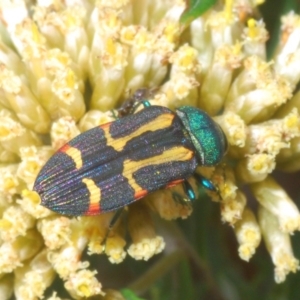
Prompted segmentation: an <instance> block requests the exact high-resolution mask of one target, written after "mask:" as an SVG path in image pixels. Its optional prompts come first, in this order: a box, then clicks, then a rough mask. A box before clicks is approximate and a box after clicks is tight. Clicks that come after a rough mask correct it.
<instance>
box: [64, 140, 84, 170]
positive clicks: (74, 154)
mask: <svg viewBox="0 0 300 300" xmlns="http://www.w3.org/2000/svg"><path fill="white" fill-rule="evenodd" d="M65 153H66V154H67V155H69V156H70V157H71V158H72V159H73V160H74V162H75V165H76V169H80V168H81V167H82V157H81V152H80V150H78V149H76V148H74V147H71V146H70V147H69V148H68V149H67V150H66V151H65Z"/></svg>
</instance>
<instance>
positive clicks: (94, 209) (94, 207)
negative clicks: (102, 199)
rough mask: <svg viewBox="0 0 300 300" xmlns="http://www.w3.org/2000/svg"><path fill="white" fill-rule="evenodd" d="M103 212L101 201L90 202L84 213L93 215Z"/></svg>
mask: <svg viewBox="0 0 300 300" xmlns="http://www.w3.org/2000/svg"><path fill="white" fill-rule="evenodd" d="M100 213H101V208H100V204H99V203H90V206H89V209H88V210H87V211H86V212H85V213H84V215H85V216H93V215H98V214H100Z"/></svg>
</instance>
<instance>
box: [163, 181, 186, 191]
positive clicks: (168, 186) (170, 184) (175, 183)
mask: <svg viewBox="0 0 300 300" xmlns="http://www.w3.org/2000/svg"><path fill="white" fill-rule="evenodd" d="M183 181H184V179H177V180H174V181H171V182H169V183H168V184H167V185H166V189H168V188H171V187H173V186H175V185H178V184H179V183H181V182H183Z"/></svg>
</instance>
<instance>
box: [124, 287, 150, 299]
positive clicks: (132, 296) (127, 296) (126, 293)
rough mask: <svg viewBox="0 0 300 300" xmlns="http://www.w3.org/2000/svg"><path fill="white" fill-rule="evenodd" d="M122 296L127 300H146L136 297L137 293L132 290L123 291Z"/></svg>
mask: <svg viewBox="0 0 300 300" xmlns="http://www.w3.org/2000/svg"><path fill="white" fill-rule="evenodd" d="M121 294H122V295H123V297H124V298H125V299H126V300H145V299H143V298H140V297H138V296H136V295H135V293H134V292H133V291H132V290H129V289H123V290H121Z"/></svg>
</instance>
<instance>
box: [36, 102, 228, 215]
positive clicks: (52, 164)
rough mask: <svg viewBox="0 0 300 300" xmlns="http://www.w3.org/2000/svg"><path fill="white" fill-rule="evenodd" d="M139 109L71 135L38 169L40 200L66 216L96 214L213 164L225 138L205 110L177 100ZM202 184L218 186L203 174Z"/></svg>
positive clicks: (186, 185) (187, 186) (224, 148)
mask: <svg viewBox="0 0 300 300" xmlns="http://www.w3.org/2000/svg"><path fill="white" fill-rule="evenodd" d="M139 103H142V104H144V108H143V109H142V110H140V111H139V112H136V113H134V114H130V115H127V116H125V117H123V118H120V119H117V120H116V121H114V122H111V123H107V124H104V125H101V126H98V127H95V128H93V129H90V130H88V131H86V132H84V133H82V134H80V135H79V136H77V137H75V138H74V139H72V140H71V141H69V142H68V143H67V144H65V145H64V146H63V147H62V148H60V149H59V150H58V151H57V152H56V153H55V154H54V155H53V156H52V157H51V158H50V159H49V161H48V162H47V163H46V165H45V166H44V167H43V168H42V170H41V171H40V173H39V175H38V177H37V179H36V181H35V184H34V188H33V189H34V190H35V191H36V192H37V193H38V194H39V195H40V197H41V204H42V205H44V206H46V207H47V208H49V209H51V210H53V211H56V212H58V213H60V214H64V215H70V216H81V215H96V214H101V213H104V212H109V211H113V210H116V209H118V208H121V207H124V206H126V205H128V204H130V203H132V202H134V201H136V200H139V199H141V198H143V197H144V196H146V195H147V194H149V193H151V192H153V191H156V190H158V189H161V188H168V187H171V186H174V185H176V184H179V183H183V184H184V190H185V192H186V194H187V196H188V198H189V199H190V200H194V199H195V198H196V196H195V193H194V191H193V189H192V187H191V186H190V184H189V183H188V182H187V180H186V179H187V178H188V177H190V176H192V175H193V174H194V172H195V169H196V167H197V166H199V165H200V166H214V165H216V164H218V163H219V162H220V161H221V159H222V158H223V156H224V154H225V153H226V151H227V140H226V137H225V135H224V133H223V131H222V129H221V128H220V127H219V125H218V124H217V123H215V122H214V121H213V120H212V118H211V117H210V116H208V115H207V114H206V113H205V112H204V111H202V110H199V109H197V108H194V107H190V106H182V107H180V108H178V109H177V110H176V112H175V113H174V112H173V111H171V110H169V109H168V108H166V107H163V106H151V105H150V103H149V102H148V101H139ZM198 179H200V183H201V184H202V185H203V186H205V187H206V188H208V189H211V190H215V188H214V186H213V184H212V183H211V182H210V181H209V180H208V179H206V178H203V177H199V176H198Z"/></svg>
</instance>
